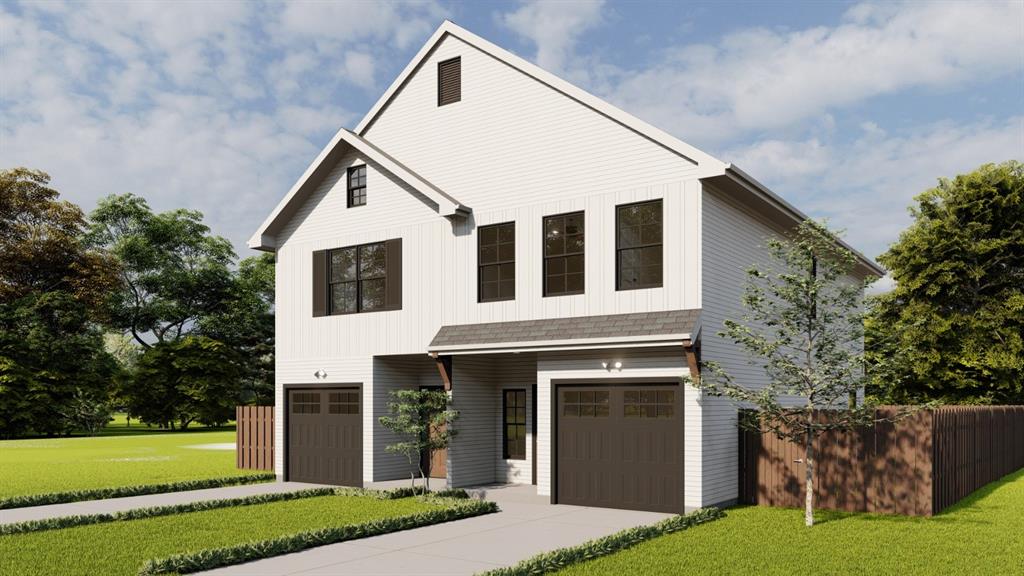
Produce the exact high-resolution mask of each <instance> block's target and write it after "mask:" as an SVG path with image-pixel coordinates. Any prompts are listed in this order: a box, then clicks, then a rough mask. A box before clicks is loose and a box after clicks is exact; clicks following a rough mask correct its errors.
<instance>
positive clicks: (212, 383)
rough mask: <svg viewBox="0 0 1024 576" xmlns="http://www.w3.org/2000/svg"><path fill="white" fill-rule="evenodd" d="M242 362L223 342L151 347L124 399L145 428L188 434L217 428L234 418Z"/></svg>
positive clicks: (190, 340) (192, 339)
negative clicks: (195, 427)
mask: <svg viewBox="0 0 1024 576" xmlns="http://www.w3.org/2000/svg"><path fill="white" fill-rule="evenodd" d="M238 366H239V358H238V354H237V353H236V352H234V351H233V350H232V349H231V348H230V347H228V346H227V345H226V344H224V343H223V342H220V341H218V340H213V339H211V338H206V337H204V336H186V337H184V338H182V339H180V340H177V341H175V342H160V343H157V344H156V345H154V346H152V347H151V348H150V349H148V350H147V351H146V353H145V354H143V355H142V356H141V357H140V358H139V361H138V364H137V366H136V368H135V371H134V373H133V374H132V376H131V378H132V385H131V386H129V387H127V390H126V393H125V398H126V401H127V405H128V409H129V411H130V412H131V413H132V414H135V415H136V416H138V417H139V418H141V419H142V420H143V421H145V422H150V423H153V424H159V425H161V426H164V427H167V428H172V429H173V428H175V427H177V428H180V429H182V430H184V429H186V428H188V426H189V425H190V424H192V423H193V422H198V423H200V424H205V425H208V426H218V425H221V424H224V423H225V422H227V421H229V420H231V419H232V418H233V417H234V413H235V405H236V404H238V393H237V382H238V381H239V373H238Z"/></svg>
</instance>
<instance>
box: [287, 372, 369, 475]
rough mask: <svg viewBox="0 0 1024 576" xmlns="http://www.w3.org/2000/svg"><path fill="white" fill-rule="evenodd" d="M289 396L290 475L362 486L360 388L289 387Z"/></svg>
mask: <svg viewBox="0 0 1024 576" xmlns="http://www.w3.org/2000/svg"><path fill="white" fill-rule="evenodd" d="M288 400H289V407H288V408H289V409H288V479H289V480H294V481H296V482H314V483H318V484H334V485H343V486H361V485H362V464H363V454H362V420H361V417H360V412H361V406H360V394H359V389H358V388H337V389H335V388H330V389H321V390H303V389H299V390H290V391H289V396H288Z"/></svg>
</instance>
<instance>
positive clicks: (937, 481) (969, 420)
mask: <svg viewBox="0 0 1024 576" xmlns="http://www.w3.org/2000/svg"><path fill="white" fill-rule="evenodd" d="M901 411H902V409H901V408H900V407H885V408H881V409H879V416H882V417H890V418H891V417H893V416H894V415H897V414H899V413H900V412H901ZM803 456H804V450H803V447H802V446H800V445H797V444H793V443H791V442H787V441H784V440H779V439H778V438H776V437H775V435H773V434H770V433H768V434H760V433H757V432H750V431H741V432H740V500H741V501H742V502H745V503H749V504H761V505H766V506H788V507H800V506H803V499H804V494H803V486H804V474H805V468H804V464H803V460H802V459H803ZM1020 468H1024V406H992V407H989V406H950V407H943V408H938V409H936V410H922V411H919V412H915V413H912V414H911V415H910V416H908V417H906V418H903V419H901V420H898V421H896V422H879V423H877V424H875V425H874V427H868V428H865V429H861V430H856V431H838V430H834V431H828V432H824V433H822V434H821V435H820V436H819V437H818V438H817V440H816V443H815V470H814V473H815V474H814V475H815V488H816V494H815V496H816V502H815V505H816V506H818V507H821V508H830V509H836V510H849V511H858V512H881V513H889V514H906V515H912V516H930V515H932V514H938V513H939V512H941V511H942V510H944V509H945V508H947V507H949V506H951V505H953V504H955V503H957V502H959V501H960V500H961V499H963V498H964V497H965V496H967V495H968V494H970V493H971V492H973V491H975V490H977V489H978V488H981V487H982V486H984V485H985V484H988V483H989V482H992V481H994V480H998V479H999V478H1001V477H1003V476H1005V475H1006V474H1009V473H1011V472H1013V471H1015V470H1018V469H1020Z"/></svg>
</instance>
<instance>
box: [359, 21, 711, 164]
mask: <svg viewBox="0 0 1024 576" xmlns="http://www.w3.org/2000/svg"><path fill="white" fill-rule="evenodd" d="M446 34H450V35H452V36H455V37H456V38H458V39H459V40H462V41H463V42H465V43H467V44H469V45H471V46H473V47H475V48H477V49H478V50H480V51H482V52H484V53H485V54H487V55H489V56H491V57H493V58H495V59H497V60H498V61H500V62H503V63H505V64H506V65H508V66H510V67H512V68H515V69H516V70H519V71H520V72H522V73H523V74H526V75H527V76H530V77H531V78H533V79H535V80H537V81H539V82H541V83H542V84H546V85H547V86H549V87H551V88H553V89H554V90H557V91H558V92H561V93H562V94H564V95H565V96H567V97H569V98H571V99H573V100H575V101H577V102H579V103H581V104H583V105H584V106H587V107H588V108H591V109H592V110H594V111H596V112H597V113H599V114H601V115H603V116H605V117H607V118H609V119H611V120H613V121H615V122H617V123H619V124H621V125H623V126H625V127H626V128H629V129H630V130H632V131H634V132H636V133H637V134H640V135H641V136H643V137H645V138H647V139H648V140H651V141H652V142H655V143H656V144H659V145H661V146H663V147H664V148H666V149H668V150H670V151H672V152H674V153H676V154H677V155H679V156H681V157H683V158H684V159H686V160H688V161H689V162H691V163H693V164H696V165H697V166H698V167H699V168H700V169H701V171H704V170H709V171H711V172H721V170H722V169H724V167H725V163H724V162H722V161H721V160H718V159H717V158H715V157H713V156H711V155H710V154H707V153H706V152H703V151H701V150H699V149H697V148H695V147H693V146H690V145H689V144H687V143H685V142H683V141H682V140H680V139H678V138H676V137H675V136H672V135H671V134H669V133H667V132H665V131H663V130H661V129H659V128H656V127H654V126H651V125H650V124H648V123H647V122H644V121H643V120H640V119H639V118H637V117H636V116H633V115H632V114H629V113H628V112H625V111H623V110H621V109H619V108H617V107H615V106H613V105H611V104H609V103H608V102H605V101H604V100H602V99H600V98H598V97H597V96H594V95H593V94H591V93H589V92H587V91H586V90H584V89H582V88H580V87H578V86H575V85H573V84H571V83H569V82H567V81H565V80H563V79H561V78H559V77H558V76H555V75H554V74H552V73H550V72H548V71H546V70H544V69H542V68H540V67H539V66H537V65H535V64H532V63H530V62H528V61H526V60H524V59H523V58H520V57H519V56H516V55H515V54H513V53H511V52H509V51H508V50H505V49H504V48H501V47H500V46H497V45H495V44H493V43H491V42H490V41H488V40H485V39H484V38H481V37H480V36H477V35H476V34H474V33H472V32H470V31H469V30H466V29H465V28H462V27H461V26H459V25H458V24H455V23H454V22H452V21H451V20H445V21H444V22H443V23H442V24H441V26H440V27H438V29H437V30H436V31H435V32H434V34H433V35H432V36H431V37H430V39H429V40H427V43H426V44H424V45H423V47H422V48H421V49H420V51H419V52H417V53H416V56H415V57H413V59H412V61H411V62H409V64H408V65H407V66H406V67H405V69H404V70H402V73H401V74H399V75H398V78H396V79H395V81H394V82H392V83H391V86H390V87H388V89H387V91H386V92H384V95H383V96H381V97H380V99H379V100H377V103H376V104H374V105H373V108H371V109H370V111H369V112H367V113H366V116H364V117H363V119H362V120H361V121H360V122H359V124H358V125H357V126H356V130H355V131H356V133H357V134H360V135H362V134H365V133H366V131H367V129H369V127H370V125H371V124H373V121H374V120H376V118H377V116H378V115H380V113H381V112H383V110H384V108H386V107H387V104H388V102H390V101H391V99H392V98H393V97H394V96H395V94H396V93H397V92H398V91H399V90H400V89H401V88H402V86H403V85H404V84H405V82H406V81H407V80H408V78H409V77H410V76H411V75H412V74H413V73H415V71H416V70H417V69H418V68H419V67H420V65H421V64H422V63H423V61H424V60H425V59H426V58H427V56H428V55H429V54H430V53H431V52H432V51H433V49H434V47H435V46H436V45H437V43H438V42H440V41H441V39H442V38H444V36H445V35H446Z"/></svg>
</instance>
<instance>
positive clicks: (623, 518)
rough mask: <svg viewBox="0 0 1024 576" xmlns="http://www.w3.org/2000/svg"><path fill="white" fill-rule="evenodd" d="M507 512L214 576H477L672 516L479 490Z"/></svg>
mask: <svg viewBox="0 0 1024 576" xmlns="http://www.w3.org/2000/svg"><path fill="white" fill-rule="evenodd" d="M480 492H481V493H482V495H483V497H485V498H486V499H488V500H493V501H495V502H497V503H498V505H499V506H500V507H501V510H502V511H501V512H498V513H496V514H488V515H486V516H479V517H476V518H468V519H466V520H458V521H455V522H449V523H446V524H439V525H436V526H427V527H424V528H416V529H413V530H405V531H403V532H396V533H394V534H385V535H383V536H374V537H372V538H364V539H361V540H354V541H351V542H343V543H340V544H331V545H328V546H321V547H319V548H312V549H310V550H305V551H303V552H297V553H295V554H288V555H286V556H278V557H275V558H267V559H266V560H258V561H256V562H250V563H248V564H239V565H237V566H229V567H226V568H221V569H217V570H212V571H209V572H203V574H208V575H214V574H216V575H228V574H234V575H242V574H244V575H246V576H278V575H285V574H303V575H309V576H312V575H318V574H319V575H345V574H363V575H384V574H395V575H402V576H406V575H408V574H416V575H427V574H445V575H449V574H467V575H468V574H475V573H477V572H482V571H485V570H490V569H492V568H498V567H500V566H508V565H511V564H515V563H516V562H519V561H520V560H523V559H526V558H529V557H530V556H533V555H535V554H538V553H540V552H546V551H549V550H554V549H556V548H562V547H565V546H574V545H576V544H581V543H583V542H586V541H587V540H592V539H594V538H600V537H601V536H606V535H608V534H612V533H614V532H618V531H620V530H624V529H626V528H631V527H633V526H639V525H642V524H652V523H654V522H657V521H659V520H662V519H664V518H668V517H670V516H671V515H670V514H660V513H657V512H634V511H629V510H610V509H606V508H588V507H582V506H564V505H554V506H552V505H550V504H548V503H547V501H548V499H547V497H539V496H537V495H536V487H534V486H507V487H495V488H488V489H482V490H480Z"/></svg>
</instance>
